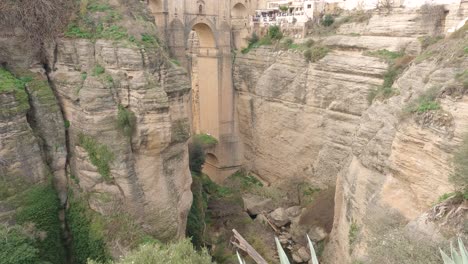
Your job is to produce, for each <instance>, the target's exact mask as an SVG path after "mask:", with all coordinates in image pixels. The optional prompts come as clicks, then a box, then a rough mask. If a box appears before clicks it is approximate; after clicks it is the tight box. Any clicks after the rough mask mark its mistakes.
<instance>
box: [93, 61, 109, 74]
mask: <svg viewBox="0 0 468 264" xmlns="http://www.w3.org/2000/svg"><path fill="white" fill-rule="evenodd" d="M105 72H106V69H104V67H102V66H101V65H99V64H96V65H94V68H93V70H92V76H99V75H101V74H104V73H105Z"/></svg>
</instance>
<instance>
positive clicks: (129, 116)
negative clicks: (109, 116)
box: [117, 104, 136, 137]
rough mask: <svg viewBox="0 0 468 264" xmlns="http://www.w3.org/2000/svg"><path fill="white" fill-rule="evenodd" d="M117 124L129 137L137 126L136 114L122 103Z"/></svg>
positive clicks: (119, 107)
mask: <svg viewBox="0 0 468 264" xmlns="http://www.w3.org/2000/svg"><path fill="white" fill-rule="evenodd" d="M117 126H118V128H119V129H120V131H122V133H123V134H124V135H125V136H127V137H132V134H133V131H134V130H135V126H136V117H135V114H134V113H133V112H132V111H130V110H128V109H127V108H125V107H123V106H122V105H120V104H119V106H118V112H117Z"/></svg>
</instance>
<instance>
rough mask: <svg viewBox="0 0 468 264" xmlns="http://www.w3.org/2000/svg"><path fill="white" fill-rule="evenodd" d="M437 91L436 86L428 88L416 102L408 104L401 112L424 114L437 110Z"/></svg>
mask: <svg viewBox="0 0 468 264" xmlns="http://www.w3.org/2000/svg"><path fill="white" fill-rule="evenodd" d="M439 90H440V89H439V87H437V86H433V87H431V88H429V89H428V90H427V91H425V92H424V93H423V94H421V95H420V96H419V97H418V98H417V99H416V100H414V101H412V102H410V103H409V104H408V106H406V107H405V108H404V109H403V111H404V112H406V113H424V112H427V111H431V110H439V109H440V104H439V103H438V102H437V101H436V100H437V96H438V95H439Z"/></svg>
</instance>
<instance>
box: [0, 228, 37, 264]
mask: <svg viewBox="0 0 468 264" xmlns="http://www.w3.org/2000/svg"><path fill="white" fill-rule="evenodd" d="M31 231H32V230H26V229H24V228H23V227H21V226H17V225H16V226H12V227H8V226H5V225H3V224H0V262H1V263H3V264H28V263H41V259H40V258H39V249H38V248H37V238H36V237H35V236H34V234H33V232H31Z"/></svg>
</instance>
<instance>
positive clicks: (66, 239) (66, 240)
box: [43, 43, 72, 263]
mask: <svg viewBox="0 0 468 264" xmlns="http://www.w3.org/2000/svg"><path fill="white" fill-rule="evenodd" d="M54 44H55V45H54V53H53V64H52V67H50V66H51V65H50V63H49V62H48V61H45V62H44V63H43V68H44V70H45V76H46V77H47V83H48V84H49V87H50V89H51V90H52V92H53V94H54V97H55V101H56V102H57V105H58V107H59V110H60V113H61V114H62V118H63V121H64V122H65V121H66V120H67V119H66V116H65V112H64V110H63V107H62V104H61V103H60V100H59V97H58V95H57V91H56V89H55V85H54V83H53V82H52V80H51V78H50V73H51V72H52V71H53V70H54V69H55V63H56V62H57V57H58V45H57V43H54ZM63 129H65V152H66V156H65V168H64V170H65V175H66V178H67V181H68V180H69V178H68V168H69V166H70V135H69V131H68V129H67V128H66V127H65V124H64V126H63ZM66 186H67V187H66V188H67V193H68V186H69V185H68V184H67V185H66ZM67 204H68V196H66V197H65V201H64V202H63V203H62V208H61V210H60V212H59V214H60V216H59V218H60V221H62V228H63V229H62V234H63V246H64V247H65V254H66V260H65V263H72V261H71V259H72V253H71V252H72V251H71V243H72V237H71V236H70V228H69V225H68V222H67V217H66V212H65V211H66V205H67Z"/></svg>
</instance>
